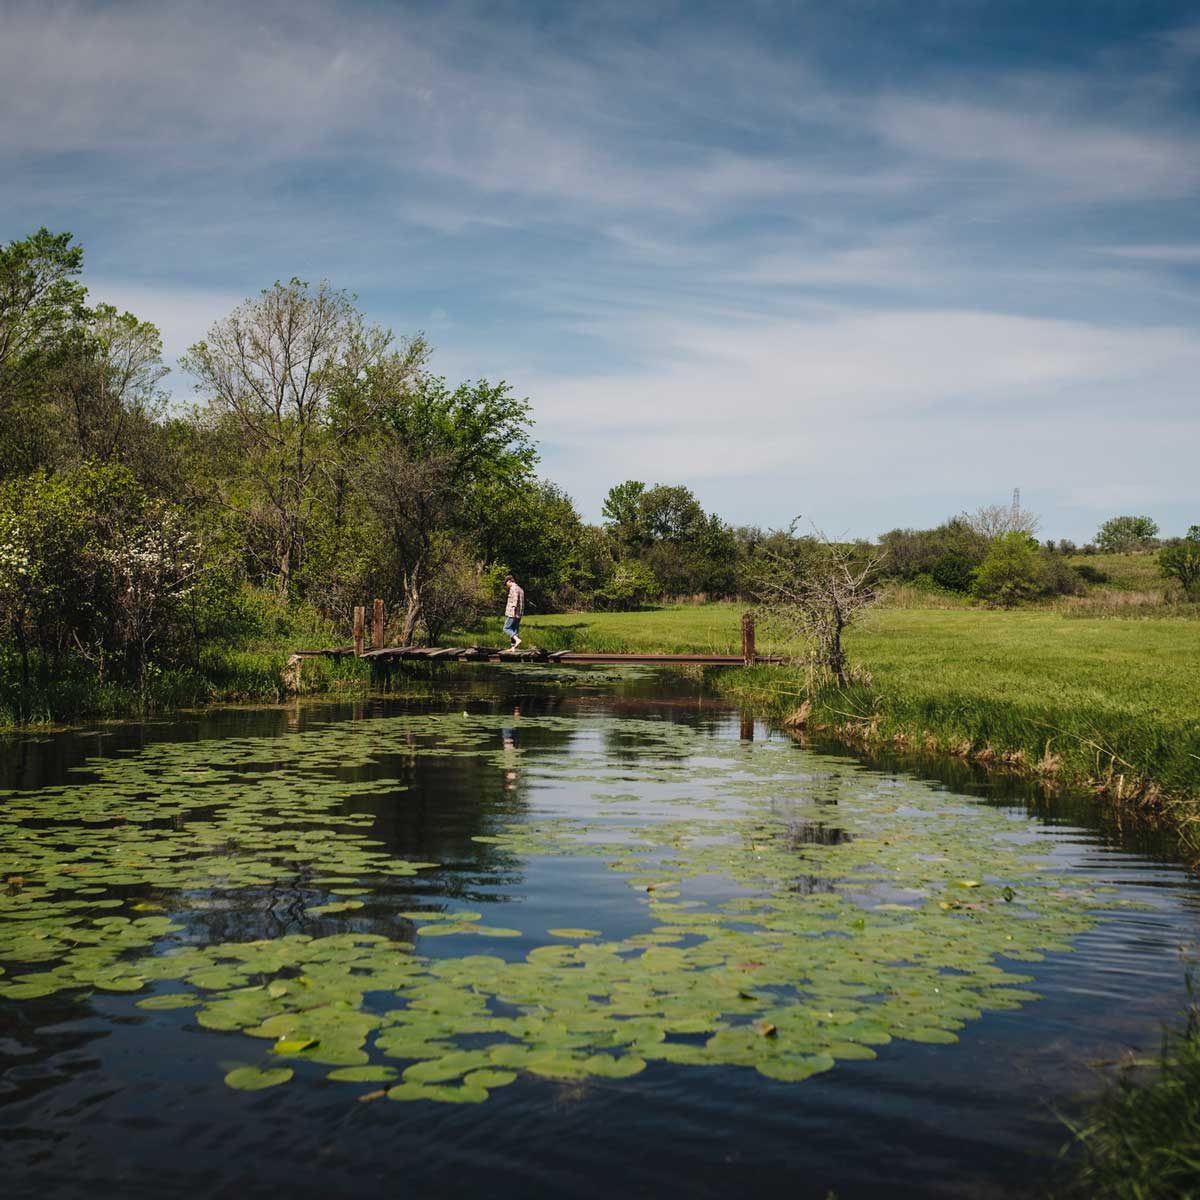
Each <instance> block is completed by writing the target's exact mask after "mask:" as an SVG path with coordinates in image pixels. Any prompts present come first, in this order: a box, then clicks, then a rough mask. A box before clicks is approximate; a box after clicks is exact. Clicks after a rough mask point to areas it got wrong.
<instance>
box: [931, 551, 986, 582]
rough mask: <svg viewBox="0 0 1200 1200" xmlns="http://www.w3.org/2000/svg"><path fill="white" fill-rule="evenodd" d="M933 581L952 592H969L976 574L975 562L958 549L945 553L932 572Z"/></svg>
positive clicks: (934, 565)
mask: <svg viewBox="0 0 1200 1200" xmlns="http://www.w3.org/2000/svg"><path fill="white" fill-rule="evenodd" d="M930 575H932V577H933V582H934V583H936V584H937V585H938V586H939V587H944V588H946V589H947V591H951V592H967V591H970V589H971V581H972V579H973V578H974V575H975V564H974V563H973V562H972V561H971V559H970V558H968V557H967V555H965V554H962V553H961V552H959V551H957V550H951V551H949V552H948V553H946V554H943V555H942V557H941V558H939V559H938V560H937V562H935V563H934V564H933V570H932V571H931V572H930Z"/></svg>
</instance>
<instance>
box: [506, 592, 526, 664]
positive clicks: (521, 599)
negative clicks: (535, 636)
mask: <svg viewBox="0 0 1200 1200" xmlns="http://www.w3.org/2000/svg"><path fill="white" fill-rule="evenodd" d="M504 584H505V586H506V587H507V588H508V603H507V604H505V606H504V632H505V633H507V634H508V636H509V637H510V638H511V639H512V645H511V646H510V647H509V649H510V650H515V649H516V648H517V647H518V646H519V645H520V644H521V635H520V629H521V618H522V617H523V616H524V615H525V589H524V588H523V587H521V585H520V584H519V583H518V582H517V581H516V580H515V579H514V578H513V577H512V576H511V575H506V576H505V577H504Z"/></svg>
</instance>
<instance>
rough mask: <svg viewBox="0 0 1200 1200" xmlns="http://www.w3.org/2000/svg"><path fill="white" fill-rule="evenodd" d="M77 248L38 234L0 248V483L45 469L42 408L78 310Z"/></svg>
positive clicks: (50, 430)
mask: <svg viewBox="0 0 1200 1200" xmlns="http://www.w3.org/2000/svg"><path fill="white" fill-rule="evenodd" d="M82 267H83V249H82V247H80V246H77V245H75V244H73V242H72V238H71V235H70V234H69V233H51V232H50V231H49V230H48V229H45V228H42V229H39V230H38V231H37V232H36V233H34V234H32V235H30V236H29V237H27V238H22V239H20V240H16V241H11V242H8V243H5V244H0V478H2V477H4V476H5V475H19V474H24V473H26V472H28V471H32V470H34V469H35V468H37V467H39V466H43V465H46V464H47V463H49V462H50V461H51V458H52V449H51V448H52V446H53V443H54V439H55V429H54V423H53V421H52V420H50V417H49V413H48V412H47V410H46V406H45V396H46V391H47V387H48V380H49V377H50V375H51V374H52V373H53V371H54V370H55V368H56V367H57V365H58V363H59V361H60V359H61V356H62V347H63V341H64V338H65V336H66V334H67V332H68V331H69V329H70V328H71V326H72V325H73V324H74V323H75V322H76V321H77V320H78V319H79V317H80V316H81V314H82V313H83V311H84V300H85V297H86V295H87V290H86V289H85V288H84V287H83V286H82V284H80V283H79V282H78V281H77V280H76V276H77V275H78V274H79V272H80V271H81V270H82Z"/></svg>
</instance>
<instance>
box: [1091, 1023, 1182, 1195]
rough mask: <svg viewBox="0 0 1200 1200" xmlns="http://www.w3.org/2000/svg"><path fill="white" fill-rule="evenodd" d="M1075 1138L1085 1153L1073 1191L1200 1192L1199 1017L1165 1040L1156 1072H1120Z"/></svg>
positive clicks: (1125, 1192) (1111, 1192)
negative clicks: (1148, 1074) (1142, 1076)
mask: <svg viewBox="0 0 1200 1200" xmlns="http://www.w3.org/2000/svg"><path fill="white" fill-rule="evenodd" d="M1077 1137H1078V1140H1079V1142H1081V1143H1082V1146H1083V1150H1084V1154H1085V1159H1084V1162H1083V1165H1082V1167H1081V1168H1080V1171H1079V1175H1078V1178H1077V1179H1076V1180H1075V1182H1074V1186H1073V1187H1072V1188H1071V1189H1070V1190H1069V1192H1068V1194H1069V1195H1072V1196H1077V1197H1080V1198H1083V1197H1087V1198H1088V1200H1189V1198H1195V1197H1197V1196H1200V1031H1198V1030H1197V1029H1196V1028H1195V1026H1194V1024H1193V1025H1192V1027H1190V1028H1189V1029H1188V1031H1187V1032H1186V1033H1184V1034H1181V1035H1180V1036H1178V1037H1174V1038H1170V1039H1168V1040H1167V1042H1166V1043H1165V1044H1164V1047H1163V1051H1162V1056H1161V1061H1160V1063H1159V1065H1158V1069H1157V1071H1156V1073H1155V1074H1154V1076H1153V1077H1152V1078H1150V1079H1140V1078H1136V1077H1130V1076H1128V1075H1126V1076H1123V1077H1122V1078H1120V1079H1119V1080H1118V1081H1117V1082H1116V1084H1115V1085H1114V1086H1113V1087H1112V1088H1111V1089H1110V1090H1109V1092H1108V1093H1107V1094H1106V1095H1105V1096H1104V1097H1103V1098H1102V1099H1101V1100H1100V1102H1099V1103H1098V1104H1097V1106H1096V1108H1095V1111H1094V1112H1093V1113H1092V1114H1091V1118H1090V1120H1089V1121H1088V1123H1087V1124H1086V1125H1085V1126H1084V1127H1083V1128H1082V1129H1079V1130H1077Z"/></svg>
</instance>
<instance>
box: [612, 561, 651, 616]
mask: <svg viewBox="0 0 1200 1200" xmlns="http://www.w3.org/2000/svg"><path fill="white" fill-rule="evenodd" d="M661 592H662V584H660V583H659V581H658V580H657V579H656V578H655V577H654V572H653V571H652V570H650V568H649V567H648V566H647V565H646V564H645V563H643V562H639V561H638V560H637V559H629V560H628V561H626V562H620V563H617V565H616V566H615V567H614V568H613V573H612V574H611V575H610V576H609V577H608V579H607V580H606V581H605V583H604V586H603V587H601V588H599V589H598V590H597V592H596V599H597V601H599V603H600V604H601V605H602V606H603V607H605V608H615V609H616V610H617V611H618V612H627V611H628V610H629V609H633V608H641V607H642V605H643V604H645V603H647V601H649V600H651V599H652V598H653V597H655V596H657V595H659V594H660V593H661Z"/></svg>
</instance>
